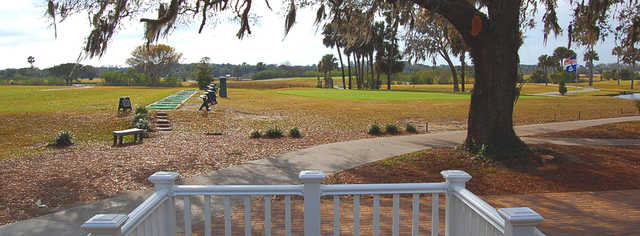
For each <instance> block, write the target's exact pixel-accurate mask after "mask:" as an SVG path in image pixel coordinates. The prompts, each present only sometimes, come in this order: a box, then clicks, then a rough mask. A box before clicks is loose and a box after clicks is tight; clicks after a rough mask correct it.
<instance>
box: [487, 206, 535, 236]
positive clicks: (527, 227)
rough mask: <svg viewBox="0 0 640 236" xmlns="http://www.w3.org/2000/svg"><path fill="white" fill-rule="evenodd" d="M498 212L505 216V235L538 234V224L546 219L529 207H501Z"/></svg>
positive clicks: (533, 235) (531, 235)
mask: <svg viewBox="0 0 640 236" xmlns="http://www.w3.org/2000/svg"><path fill="white" fill-rule="evenodd" d="M498 213H499V214H500V216H502V218H504V236H537V235H538V230H537V229H536V226H537V225H538V224H539V223H540V222H542V221H543V220H544V218H542V216H541V215H539V214H538V213H537V212H535V211H533V210H531V208H528V207H516V208H501V209H498Z"/></svg>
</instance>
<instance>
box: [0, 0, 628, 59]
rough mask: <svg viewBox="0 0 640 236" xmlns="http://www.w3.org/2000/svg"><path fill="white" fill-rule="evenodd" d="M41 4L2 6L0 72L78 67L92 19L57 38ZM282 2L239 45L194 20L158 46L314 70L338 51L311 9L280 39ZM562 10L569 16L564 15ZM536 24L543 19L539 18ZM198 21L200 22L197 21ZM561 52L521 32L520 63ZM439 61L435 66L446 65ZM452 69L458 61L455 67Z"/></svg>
mask: <svg viewBox="0 0 640 236" xmlns="http://www.w3.org/2000/svg"><path fill="white" fill-rule="evenodd" d="M45 3H46V1H45V0H21V1H12V2H11V4H1V5H0V55H2V56H0V69H6V68H23V67H28V66H29V64H28V63H27V57H29V56H34V57H35V59H36V62H35V63H34V66H36V67H39V68H47V67H51V66H53V65H57V64H62V63H68V62H75V61H76V60H77V59H78V57H79V55H80V54H81V52H82V46H83V43H84V41H85V39H86V36H87V35H88V33H89V31H90V26H89V20H88V18H87V16H86V15H85V14H80V15H74V16H72V17H70V18H68V19H66V20H65V21H64V22H62V23H59V24H58V25H57V29H58V36H57V38H56V37H55V34H54V30H53V28H51V27H50V22H49V20H48V19H47V18H45V17H44V11H45V9H46V7H45ZM278 3H279V1H273V0H272V1H270V4H271V7H272V9H273V11H270V10H268V9H267V8H266V6H265V4H264V2H263V1H255V2H254V4H255V5H254V6H252V11H253V12H254V13H256V14H257V15H259V16H260V20H259V21H258V23H257V24H256V25H253V26H252V28H251V29H252V34H251V35H249V36H248V37H245V38H244V39H242V40H239V39H238V38H236V36H235V34H236V32H237V31H238V29H239V25H238V24H236V23H233V22H226V21H223V22H219V23H217V24H215V25H211V26H206V27H205V29H204V31H203V33H201V34H198V32H197V26H199V23H198V22H196V23H195V24H193V25H185V26H180V27H179V28H178V29H176V30H175V31H174V32H173V33H172V34H171V35H169V36H168V38H166V39H162V40H160V41H159V42H160V43H164V44H168V45H170V46H172V47H174V48H176V51H178V52H181V53H183V57H182V61H181V62H182V63H193V62H198V61H199V60H200V58H202V57H205V56H207V57H210V58H211V61H210V62H211V63H232V64H240V63H243V62H246V63H248V64H256V63H257V62H264V63H266V64H283V63H289V64H291V65H311V64H316V63H317V62H318V61H319V60H320V58H321V57H322V55H324V54H328V53H333V54H335V55H336V56H337V54H336V50H335V48H334V49H331V48H326V47H325V46H324V45H323V44H322V35H321V32H320V31H319V30H317V29H316V26H314V24H313V21H314V18H315V11H314V9H301V10H299V11H298V12H297V20H296V22H297V23H296V24H295V25H294V27H293V28H292V30H291V31H290V32H289V34H288V35H287V36H286V37H284V18H283V17H282V10H280V9H281V6H278V5H277V4H278ZM568 9H569V8H568V6H567V3H566V1H559V6H558V10H557V11H558V18H559V22H558V23H559V24H560V26H561V27H563V28H566V26H567V25H568V23H569V18H570V16H569V14H570V13H569V10H568ZM563 12H566V14H563ZM537 19H538V20H537V22H541V21H540V16H537ZM196 21H199V19H198V18H196ZM143 33H144V30H143V25H142V24H141V23H138V22H137V19H136V21H133V22H131V23H127V24H126V25H125V27H124V29H121V30H120V31H118V33H117V34H116V35H115V36H114V37H113V38H112V40H111V43H110V44H109V46H108V49H107V51H106V52H105V54H104V55H103V56H102V57H101V58H94V59H86V60H83V61H80V63H82V64H89V65H93V66H126V64H125V61H126V59H127V58H128V57H129V56H130V53H131V51H133V49H134V48H135V47H136V46H138V45H141V44H142V43H144V40H143ZM558 46H565V47H566V46H567V37H566V33H565V34H563V35H562V36H560V37H558V38H554V37H553V36H549V40H548V41H547V43H546V45H545V44H544V43H543V34H542V25H541V23H539V24H538V25H537V27H536V28H535V29H532V30H528V31H527V32H526V33H525V40H524V44H523V45H522V47H521V48H520V51H519V54H520V61H521V63H522V64H536V63H537V60H538V56H540V55H541V54H548V55H551V54H553V50H554V49H555V48H556V47H558ZM613 47H614V45H613V40H612V39H608V40H606V41H604V42H602V41H600V42H599V44H598V45H596V47H595V50H596V52H598V54H599V55H600V61H599V62H597V63H614V62H616V58H615V57H614V56H612V55H611V49H612V48H613ZM572 49H574V50H575V51H576V52H577V53H578V64H583V62H582V55H583V52H584V49H582V48H575V46H572ZM444 63H445V62H444V61H443V60H442V59H438V64H444ZM428 64H430V62H428ZM456 64H457V62H456Z"/></svg>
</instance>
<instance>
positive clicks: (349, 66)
mask: <svg viewBox="0 0 640 236" xmlns="http://www.w3.org/2000/svg"><path fill="white" fill-rule="evenodd" d="M350 58H351V53H349V54H347V69H348V70H349V89H351V59H350Z"/></svg>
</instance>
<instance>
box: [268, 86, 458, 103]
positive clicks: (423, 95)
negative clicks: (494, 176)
mask: <svg viewBox="0 0 640 236" xmlns="http://www.w3.org/2000/svg"><path fill="white" fill-rule="evenodd" d="M277 93H278V94H284V95H295V96H302V97H312V98H322V99H339V100H365V101H423V100H465V99H469V97H470V96H469V94H463V93H459V94H456V93H441V92H410V91H371V90H341V89H292V90H281V91H278V92H277Z"/></svg>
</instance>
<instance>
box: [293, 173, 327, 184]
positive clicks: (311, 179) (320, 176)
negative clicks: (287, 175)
mask: <svg viewBox="0 0 640 236" xmlns="http://www.w3.org/2000/svg"><path fill="white" fill-rule="evenodd" d="M298 178H299V179H300V181H302V182H303V183H315V182H317V183H320V182H322V180H324V173H323V172H322V171H319V170H305V171H300V174H298Z"/></svg>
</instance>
